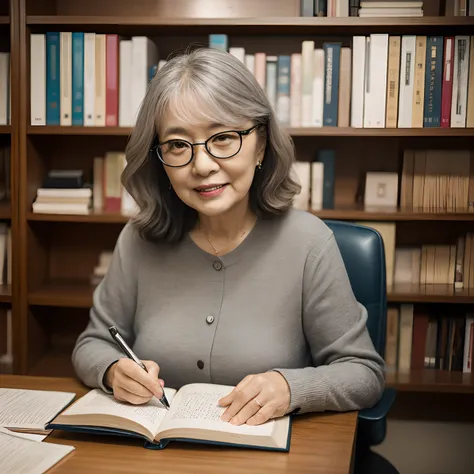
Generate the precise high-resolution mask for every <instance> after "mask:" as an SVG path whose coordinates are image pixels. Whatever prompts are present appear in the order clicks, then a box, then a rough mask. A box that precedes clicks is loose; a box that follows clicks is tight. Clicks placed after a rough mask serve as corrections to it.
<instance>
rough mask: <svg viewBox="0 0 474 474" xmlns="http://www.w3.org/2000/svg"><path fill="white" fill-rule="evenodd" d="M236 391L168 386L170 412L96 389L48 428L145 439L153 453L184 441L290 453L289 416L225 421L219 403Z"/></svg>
mask: <svg viewBox="0 0 474 474" xmlns="http://www.w3.org/2000/svg"><path fill="white" fill-rule="evenodd" d="M232 388H233V387H228V386H224V385H212V384H199V383H196V384H189V385H185V386H183V387H181V389H180V390H178V391H176V390H173V389H170V388H165V393H166V397H167V398H168V401H169V402H170V405H171V407H170V409H169V410H166V409H165V408H164V407H163V406H162V405H161V403H160V402H159V401H158V400H157V399H156V398H152V399H151V400H150V402H148V403H147V404H146V405H131V404H127V403H122V402H119V401H117V400H116V399H115V398H114V397H113V396H112V395H108V394H106V393H104V392H103V391H101V390H99V389H95V390H92V391H90V392H89V393H88V394H86V395H84V396H83V397H82V398H80V399H79V400H77V401H76V402H75V403H74V404H73V405H71V406H70V407H69V408H67V409H66V410H65V411H63V412H62V413H60V414H59V415H58V416H57V417H56V418H55V419H54V420H52V422H51V423H50V424H49V426H48V428H52V429H62V430H68V431H81V432H88V433H91V432H97V433H104V434H122V435H125V436H133V437H142V438H145V440H146V442H145V447H148V448H153V449H163V448H164V447H165V446H166V445H167V444H168V442H169V441H171V440H177V441H178V440H179V441H193V442H203V443H211V444H227V445H233V446H241V447H251V448H257V449H269V450H277V451H288V450H289V445H290V434H291V418H290V417H289V416H284V417H281V418H278V419H274V420H269V421H268V422H267V423H264V424H262V425H259V426H249V425H242V426H234V425H232V424H230V423H227V422H224V421H222V420H221V419H220V416H221V414H222V413H223V412H224V410H225V409H224V408H223V407H219V406H218V403H217V402H218V400H219V399H220V398H221V397H223V396H224V395H227V394H228V393H229V392H230V391H231V390H232Z"/></svg>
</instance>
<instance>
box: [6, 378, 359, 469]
mask: <svg viewBox="0 0 474 474" xmlns="http://www.w3.org/2000/svg"><path fill="white" fill-rule="evenodd" d="M0 387H3V388H26V389H36V390H60V391H68V392H75V393H76V394H77V396H78V397H80V396H82V395H84V394H85V393H87V391H88V389H87V388H86V387H84V386H83V385H82V384H80V383H79V382H78V381H76V380H74V379H66V378H49V377H27V376H15V375H11V376H10V375H2V376H0ZM356 426H357V413H356V412H350V413H341V414H311V415H301V416H297V417H295V421H294V423H293V429H292V438H291V448H290V452H289V453H277V452H268V451H257V450H247V449H241V448H223V447H218V446H207V445H194V444H191V443H178V442H176V443H170V444H169V445H168V447H167V448H166V449H164V450H162V451H153V450H149V449H145V448H144V447H143V443H142V441H140V440H129V439H126V440H125V439H122V438H120V437H115V436H92V435H83V434H76V433H66V432H61V431H54V432H53V433H51V435H49V436H48V438H46V440H45V441H44V442H50V443H59V444H66V445H70V446H74V447H75V448H76V450H75V451H73V452H72V453H71V454H70V455H69V456H68V457H67V458H65V459H63V460H62V461H60V463H58V464H57V465H56V466H55V467H53V468H52V469H51V471H50V473H51V474H59V473H68V474H75V473H78V474H79V473H80V474H84V473H85V472H101V473H115V474H116V473H125V472H134V473H136V472H140V473H148V472H150V473H151V472H153V473H158V474H166V473H170V472H172V473H187V472H192V473H206V474H213V473H219V474H221V473H226V474H234V473H241V472H245V473H248V474H258V473H265V474H268V473H271V474H276V473H283V472H285V473H287V472H292V473H298V474H304V473H309V472H311V473H324V474H342V473H344V474H347V473H349V472H351V465H352V453H353V446H354V440H355V432H356ZM48 474H49V473H48Z"/></svg>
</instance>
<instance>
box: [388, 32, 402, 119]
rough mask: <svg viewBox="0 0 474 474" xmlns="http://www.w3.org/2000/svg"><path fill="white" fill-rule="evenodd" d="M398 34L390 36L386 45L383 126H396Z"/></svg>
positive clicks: (398, 69)
mask: <svg viewBox="0 0 474 474" xmlns="http://www.w3.org/2000/svg"><path fill="white" fill-rule="evenodd" d="M400 46H401V38H400V36H390V38H389V47H388V75H387V112H386V117H385V126H386V127H387V128H396V127H397V117H398V94H399V90H400V81H399V78H400Z"/></svg>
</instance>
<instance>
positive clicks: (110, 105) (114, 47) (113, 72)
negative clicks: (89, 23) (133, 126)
mask: <svg viewBox="0 0 474 474" xmlns="http://www.w3.org/2000/svg"><path fill="white" fill-rule="evenodd" d="M118 49H119V40H118V35H106V39H105V77H106V86H105V126H106V127H117V126H118V87H119V86H118V82H119V71H118V66H119V61H118V54H119V52H118Z"/></svg>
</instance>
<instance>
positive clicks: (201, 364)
mask: <svg viewBox="0 0 474 474" xmlns="http://www.w3.org/2000/svg"><path fill="white" fill-rule="evenodd" d="M197 366H198V368H199V369H201V370H202V369H203V368H204V362H203V361H202V360H198V361H197Z"/></svg>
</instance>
